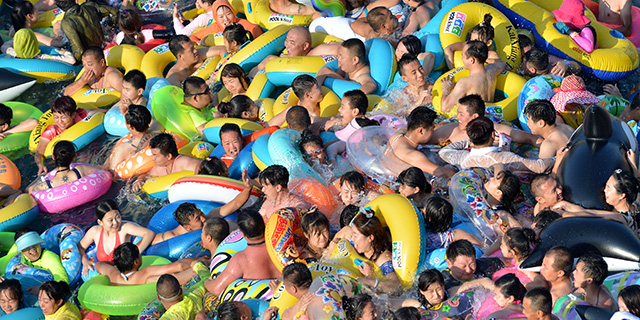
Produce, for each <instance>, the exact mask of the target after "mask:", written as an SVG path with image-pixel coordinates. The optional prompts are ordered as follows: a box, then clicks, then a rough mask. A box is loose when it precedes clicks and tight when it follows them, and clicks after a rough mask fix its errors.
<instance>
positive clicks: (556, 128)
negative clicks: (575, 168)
mask: <svg viewBox="0 0 640 320" xmlns="http://www.w3.org/2000/svg"><path fill="white" fill-rule="evenodd" d="M524 114H525V115H526V116H527V126H529V129H531V133H533V134H537V135H541V136H542V137H543V138H544V141H543V142H542V144H540V154H539V155H538V158H540V159H544V158H549V157H555V156H556V154H557V153H558V151H560V150H561V149H562V148H564V146H566V145H567V142H569V138H571V135H572V134H573V128H571V127H570V126H568V125H566V124H564V123H561V124H556V109H555V108H554V107H553V105H552V104H551V102H549V101H547V100H533V101H531V102H529V104H527V106H526V107H525V108H524Z"/></svg>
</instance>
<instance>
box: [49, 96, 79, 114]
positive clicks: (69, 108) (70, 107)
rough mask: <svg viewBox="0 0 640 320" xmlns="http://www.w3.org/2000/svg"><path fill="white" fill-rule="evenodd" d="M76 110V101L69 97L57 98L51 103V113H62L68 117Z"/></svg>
mask: <svg viewBox="0 0 640 320" xmlns="http://www.w3.org/2000/svg"><path fill="white" fill-rule="evenodd" d="M77 108H78V106H77V105H76V101H75V100H73V98H71V97H69V96H62V97H58V98H56V99H55V100H53V102H52V103H51V112H52V113H62V114H64V115H67V116H69V117H71V116H72V115H73V114H74V113H76V110H77Z"/></svg>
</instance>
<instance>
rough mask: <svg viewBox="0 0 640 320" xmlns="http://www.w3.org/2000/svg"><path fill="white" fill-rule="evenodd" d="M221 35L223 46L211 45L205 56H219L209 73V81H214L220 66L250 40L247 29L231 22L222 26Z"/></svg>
mask: <svg viewBox="0 0 640 320" xmlns="http://www.w3.org/2000/svg"><path fill="white" fill-rule="evenodd" d="M222 37H224V46H213V47H210V48H209V49H208V50H207V58H211V57H215V56H220V58H221V60H220V63H219V64H218V66H217V67H216V69H215V71H214V72H213V73H212V74H211V75H210V77H209V82H213V81H215V78H216V75H217V74H218V72H220V68H222V66H224V65H225V63H226V62H227V61H229V59H231V58H232V57H233V56H234V55H235V54H236V52H238V50H240V49H241V48H242V47H244V46H245V45H246V44H247V43H249V41H250V40H252V39H250V38H249V37H248V36H247V30H245V29H244V28H243V27H242V26H241V25H239V24H232V25H230V26H227V27H226V28H224V31H223V32H222Z"/></svg>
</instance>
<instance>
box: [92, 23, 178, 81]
mask: <svg viewBox="0 0 640 320" xmlns="http://www.w3.org/2000/svg"><path fill="white" fill-rule="evenodd" d="M185 18H186V17H185ZM187 19H188V18H187ZM142 30H167V28H166V27H165V26H163V25H159V24H155V23H151V24H146V25H144V26H142ZM165 42H167V40H166V39H150V40H147V41H145V42H144V43H141V44H137V45H136V47H138V48H140V49H142V51H144V52H145V53H147V52H149V50H151V49H153V48H155V47H157V46H159V45H161V44H163V43H165ZM117 45H118V44H117V43H116V42H115V40H114V41H113V42H111V43H110V44H108V45H107V46H106V47H105V50H107V49H110V48H112V47H115V46H117ZM136 69H139V68H136Z"/></svg>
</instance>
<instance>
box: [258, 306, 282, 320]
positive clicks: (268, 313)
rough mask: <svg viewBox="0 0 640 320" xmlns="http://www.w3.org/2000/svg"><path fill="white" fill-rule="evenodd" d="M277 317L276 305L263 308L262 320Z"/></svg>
mask: <svg viewBox="0 0 640 320" xmlns="http://www.w3.org/2000/svg"><path fill="white" fill-rule="evenodd" d="M277 317H278V307H269V308H267V310H264V313H263V315H262V320H271V319H275V318H277Z"/></svg>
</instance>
